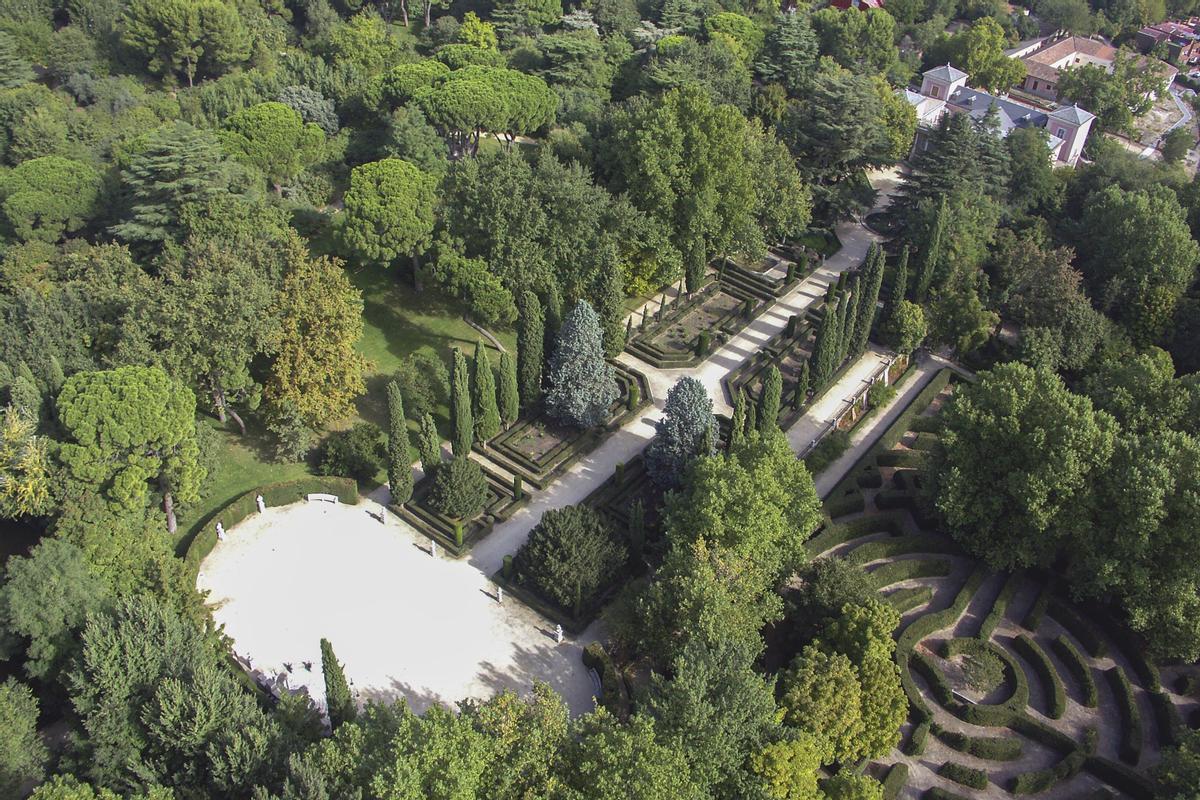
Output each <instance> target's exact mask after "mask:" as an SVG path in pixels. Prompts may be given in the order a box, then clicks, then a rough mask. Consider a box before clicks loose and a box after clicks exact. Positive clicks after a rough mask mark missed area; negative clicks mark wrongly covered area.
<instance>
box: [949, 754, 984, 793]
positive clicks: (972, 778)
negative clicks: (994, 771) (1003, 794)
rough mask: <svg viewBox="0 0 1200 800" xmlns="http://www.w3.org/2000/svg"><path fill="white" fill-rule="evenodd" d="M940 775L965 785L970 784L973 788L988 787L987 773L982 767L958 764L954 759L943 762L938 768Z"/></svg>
mask: <svg viewBox="0 0 1200 800" xmlns="http://www.w3.org/2000/svg"><path fill="white" fill-rule="evenodd" d="M938 775H941V776H942V777H943V778H947V779H949V780H952V781H954V782H955V783H961V784H962V785H963V786H970V787H971V788H972V789H986V788H987V785H988V776H987V773H986V772H984V771H983V770H981V769H975V768H974V767H968V766H966V765H965V764H957V763H955V762H953V761H947V762H946V763H945V764H942V766H941V769H939V770H938Z"/></svg>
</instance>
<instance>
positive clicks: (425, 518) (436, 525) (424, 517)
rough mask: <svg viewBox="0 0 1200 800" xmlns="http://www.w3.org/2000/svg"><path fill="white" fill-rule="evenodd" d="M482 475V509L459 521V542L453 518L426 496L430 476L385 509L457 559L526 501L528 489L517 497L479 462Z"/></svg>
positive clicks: (431, 484) (430, 482)
mask: <svg viewBox="0 0 1200 800" xmlns="http://www.w3.org/2000/svg"><path fill="white" fill-rule="evenodd" d="M481 467H482V469H483V477H484V479H485V480H486V481H487V485H488V497H487V500H486V501H485V503H484V507H483V511H481V512H480V513H479V515H478V516H477V517H475V518H474V519H472V520H465V521H463V523H462V543H461V544H459V543H458V542H457V541H456V540H455V521H454V520H452V519H450V518H449V517H447V516H446V515H444V514H442V513H441V512H439V511H437V510H436V509H434V508H433V507H432V506H430V505H429V504H428V503H427V502H426V499H427V497H428V495H429V491H430V489H432V488H433V480H432V479H431V478H430V477H426V478H424V479H422V480H421V481H420V482H419V483H418V484H417V485H416V487H415V488H414V489H413V495H412V498H411V499H410V500H409V501H408V502H407V503H404V504H403V505H399V506H397V505H391V506H389V508H391V509H392V511H394V512H395V513H396V514H398V515H399V516H400V517H401V518H402V519H404V521H405V522H407V523H408V524H410V525H412V526H413V528H415V529H416V530H417V532H418V533H420V534H421V535H423V536H425V537H427V538H429V539H431V540H433V541H435V542H437V544H438V545H440V546H441V547H442V548H443V549H444V550H445V551H446V552H447V553H449V554H450V555H451V556H453V557H454V558H461V557H462V556H464V555H466V554H467V553H468V552H470V550H471V548H472V547H473V546H474V545H475V544H476V543H477V542H478V541H480V540H481V539H483V538H484V537H486V536H487V535H488V534H489V533H491V532H492V529H493V528H495V527H496V523H498V522H503V521H504V520H506V519H508V518H509V517H511V516H512V515H513V514H514V513H516V511H517V509H519V508H521V507H522V506H524V505H525V504H526V503H528V502H529V492H526V491H522V492H521V496H520V497H517V496H515V495H514V494H513V486H512V483H511V482H510V481H507V480H505V479H503V478H501V477H500V476H498V475H496V474H495V473H493V472H492V471H490V470H489V469H488V468H487V467H486V466H485V465H481Z"/></svg>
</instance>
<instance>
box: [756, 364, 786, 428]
mask: <svg viewBox="0 0 1200 800" xmlns="http://www.w3.org/2000/svg"><path fill="white" fill-rule="evenodd" d="M782 405H783V373H781V372H780V371H779V367H777V366H775V365H774V364H772V365H771V366H770V367H768V368H767V375H766V377H764V378H763V384H762V394H761V395H760V396H759V409H758V430H759V432H760V433H763V434H766V433H767V432H769V431H771V430H772V429H773V428H774V427H775V426H776V425H778V424H779V408H780V406H782Z"/></svg>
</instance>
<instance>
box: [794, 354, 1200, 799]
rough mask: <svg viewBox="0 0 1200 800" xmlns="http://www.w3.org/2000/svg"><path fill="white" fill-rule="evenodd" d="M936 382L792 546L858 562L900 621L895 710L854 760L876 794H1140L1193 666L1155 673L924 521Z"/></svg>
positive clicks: (1106, 626) (1036, 577)
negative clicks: (889, 744) (893, 728)
mask: <svg viewBox="0 0 1200 800" xmlns="http://www.w3.org/2000/svg"><path fill="white" fill-rule="evenodd" d="M952 380H953V378H952V377H951V376H950V375H949V374H948V373H943V374H942V375H939V376H938V377H937V379H935V381H934V382H933V383H931V384H930V386H929V387H927V388H926V390H925V391H923V392H922V393H921V395H919V396H918V397H917V398H916V400H915V401H914V402H913V404H912V405H911V406H910V407H909V408H908V409H907V410H906V411H905V412H904V414H903V415H902V416H901V417H900V418H899V419H898V420H897V421H896V423H895V424H894V425H893V426H892V428H890V429H889V430H888V431H887V432H886V433H885V434H884V435H883V437H882V438H881V440H880V442H879V444H878V445H876V447H875V448H874V449H873V450H872V451H871V452H869V453H868V454H867V455H866V456H864V458H863V459H862V460H861V461H860V462H859V463H858V464H857V465H856V466H855V467H854V469H853V470H852V471H851V472H850V474H849V475H848V476H847V477H846V479H844V480H843V481H842V483H841V484H839V486H838V487H837V488H835V489H834V491H833V493H832V494H831V495H830V496H829V498H828V499H827V500H826V511H827V512H828V513H829V515H830V518H831V519H830V522H829V524H827V525H826V526H825V527H824V528H823V529H822V530H821V531H819V532H818V534H817V535H816V536H815V537H814V538H813V539H812V540H810V541H809V543H808V549H809V551H810V553H811V554H812V555H813V556H814V557H817V556H838V557H841V558H844V559H846V560H848V561H850V562H852V563H855V564H858V565H860V566H862V567H863V568H864V569H866V570H867V571H868V573H869V574H870V575H871V577H872V579H873V583H874V584H875V586H876V587H877V588H878V590H879V591H880V593H881V594H882V595H883V596H884V598H885V599H886V601H887V602H888V603H890V604H891V605H892V606H893V607H895V608H896V609H897V611H899V612H900V614H901V616H902V619H901V623H900V627H899V629H898V630H897V634H896V638H897V646H896V655H895V658H896V663H897V665H898V666H899V668H900V674H901V680H902V682H903V685H904V689H905V692H906V694H907V695H908V699H909V706H910V711H909V719H908V722H907V723H906V724H905V725H904V727H903V729H902V739H901V744H900V746H899V747H898V748H897V749H896V750H893V752H892V753H891V755H890V756H889V757H888V758H886V759H882V760H881V761H879V762H876V763H874V764H871V765H870V766H869V769H870V771H871V772H872V773H873V774H875V775H877V776H878V777H880V778H881V779H882V780H883V781H884V788H885V797H889V798H895V797H907V798H920V797H924V798H932V800H939V799H940V800H952V799H953V798H956V797H1005V796H1011V795H1033V794H1038V795H1042V796H1044V797H1047V798H1055V799H1056V800H1057V798H1069V799H1070V800H1075V799H1076V798H1078V799H1079V800H1083V799H1084V798H1106V797H1133V798H1152V797H1153V785H1152V783H1151V781H1150V780H1149V779H1148V777H1147V773H1148V771H1149V769H1150V768H1151V767H1152V766H1153V765H1154V764H1155V763H1156V762H1157V761H1158V759H1159V756H1160V751H1161V749H1162V748H1163V747H1165V746H1169V745H1171V744H1174V743H1175V742H1176V741H1177V736H1178V735H1179V732H1180V730H1181V729H1182V726H1183V719H1184V715H1193V714H1194V715H1195V716H1200V712H1197V706H1198V704H1197V701H1196V697H1195V696H1193V695H1194V694H1195V693H1196V690H1195V687H1196V686H1197V685H1198V684H1200V679H1198V678H1197V675H1196V674H1195V667H1169V668H1163V669H1161V670H1160V669H1159V667H1158V666H1156V665H1155V664H1153V663H1151V662H1150V661H1148V660H1147V659H1146V657H1145V653H1144V648H1143V647H1142V646H1141V645H1140V643H1139V642H1138V640H1137V637H1136V636H1135V635H1134V634H1133V633H1132V632H1131V631H1130V630H1128V629H1127V628H1125V627H1123V626H1121V625H1119V624H1117V623H1115V622H1114V621H1113V620H1112V619H1111V618H1110V617H1109V615H1108V614H1107V613H1106V612H1105V611H1104V610H1102V609H1099V608H1091V607H1081V606H1076V605H1073V604H1071V603H1070V602H1068V601H1066V600H1064V599H1062V597H1060V596H1059V595H1058V594H1057V593H1056V591H1055V589H1056V583H1057V582H1056V581H1055V580H1054V578H1053V577H1050V576H1047V575H1045V574H1040V573H1035V572H1032V571H1030V572H1018V573H1013V574H1002V573H994V572H990V571H989V570H987V569H986V568H984V567H983V566H982V565H980V564H978V563H977V562H975V561H974V560H973V559H972V558H970V557H969V556H967V555H966V554H964V553H963V552H962V551H961V550H959V549H958V548H957V546H956V545H955V544H954V542H953V541H951V540H950V538H949V537H947V536H945V535H943V534H940V533H938V532H937V529H936V525H935V524H934V522H933V521H932V520H929V519H926V518H925V517H924V515H923V514H922V512H921V510H920V507H919V504H918V502H917V495H918V492H919V490H920V481H921V476H920V471H919V467H920V465H921V463H922V461H923V460H924V457H925V453H924V451H927V450H928V449H930V448H931V447H932V446H933V445H934V444H935V443H936V437H937V428H938V426H937V419H936V415H937V412H938V410H939V409H940V408H941V405H942V404H943V403H944V402H945V399H946V398H947V396H948V394H949V393H950V392H951V391H952V390H953V385H952V384H951V381H952ZM1193 721H1194V720H1193Z"/></svg>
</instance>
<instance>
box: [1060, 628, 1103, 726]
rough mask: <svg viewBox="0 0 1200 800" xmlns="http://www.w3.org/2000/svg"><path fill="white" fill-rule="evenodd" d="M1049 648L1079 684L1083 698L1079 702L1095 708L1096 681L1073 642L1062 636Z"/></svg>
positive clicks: (1097, 702) (1098, 701) (1097, 699)
mask: <svg viewBox="0 0 1200 800" xmlns="http://www.w3.org/2000/svg"><path fill="white" fill-rule="evenodd" d="M1050 646H1051V647H1052V648H1053V649H1054V652H1055V653H1057V654H1058V657H1059V658H1061V659H1062V661H1063V663H1064V664H1066V665H1067V669H1068V670H1069V671H1070V672H1071V676H1072V677H1073V678H1074V679H1075V682H1076V683H1077V684H1079V691H1080V694H1081V695H1082V698H1083V699H1082V701H1081V702H1082V703H1083V704H1084V705H1085V706H1087V707H1088V708H1096V706H1098V705H1099V703H1100V699H1099V697H1098V695H1097V692H1096V681H1095V679H1094V678H1093V677H1092V668H1091V666H1089V665H1088V663H1087V660H1086V659H1084V657H1083V653H1081V652H1079V648H1078V647H1076V646H1075V643H1074V642H1072V641H1071V640H1070V639H1068V638H1067V637H1066V636H1062V635H1060V636H1058V637H1057V638H1056V639H1055V640H1054V641H1053V642H1051V643H1050Z"/></svg>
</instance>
